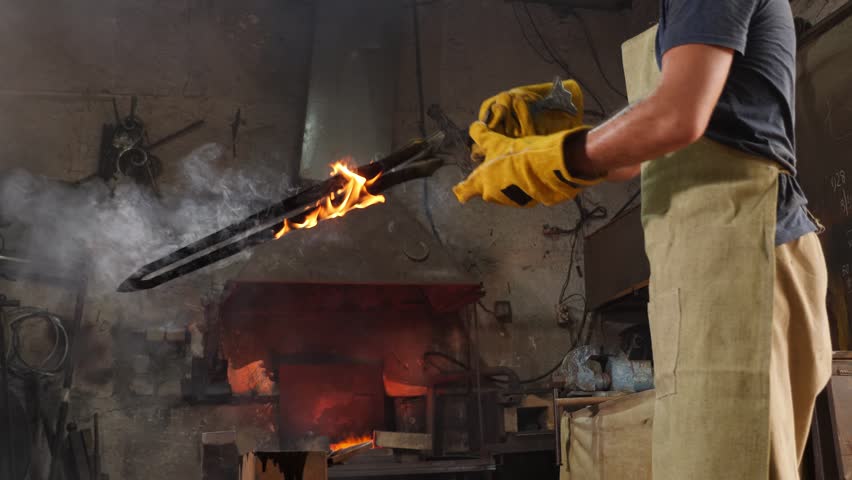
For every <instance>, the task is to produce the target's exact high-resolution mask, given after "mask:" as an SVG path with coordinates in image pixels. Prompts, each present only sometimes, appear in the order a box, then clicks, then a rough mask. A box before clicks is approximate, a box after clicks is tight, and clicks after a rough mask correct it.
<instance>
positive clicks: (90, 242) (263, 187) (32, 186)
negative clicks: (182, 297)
mask: <svg viewBox="0 0 852 480" xmlns="http://www.w3.org/2000/svg"><path fill="white" fill-rule="evenodd" d="M223 154H224V149H223V148H222V147H221V146H220V145H217V144H206V145H203V146H201V147H199V148H197V149H196V150H195V151H193V152H192V153H191V154H190V155H189V156H187V157H186V158H185V159H183V160H182V161H181V162H179V165H180V167H179V171H178V172H177V174H176V176H175V178H174V180H173V181H170V182H168V183H167V184H164V185H161V195H160V197H159V198H157V197H155V196H154V195H153V194H152V193H151V191H150V189H149V188H147V187H144V186H139V185H137V184H135V183H132V182H129V183H124V182H122V183H119V184H118V185H117V186H116V187H115V189H114V191H113V192H110V190H109V188H108V187H107V185H106V184H104V183H103V182H102V181H100V180H99V179H98V180H93V181H88V182H85V183H82V184H77V185H74V184H69V183H63V182H57V181H55V180H51V179H47V178H44V177H40V176H36V175H33V174H31V173H29V172H27V171H24V170H14V171H10V172H6V173H5V174H3V175H2V176H0V223H5V224H7V225H9V226H8V227H7V228H2V229H0V233H1V234H3V237H4V239H5V243H6V245H5V253H6V254H7V255H8V254H10V252H14V253H15V254H16V255H18V256H23V257H27V258H32V259H38V260H39V263H40V264H44V263H49V264H50V265H51V266H52V267H55V268H56V269H58V270H67V269H71V268H75V266H76V265H78V264H79V262H80V260H81V259H84V258H89V259H90V262H91V268H92V270H93V272H92V273H93V278H92V280H93V282H92V285H94V288H95V289H96V290H95V291H94V292H93V293H106V292H112V291H114V289H115V288H116V287H117V286H118V285H119V284H120V283H121V282H122V281H123V280H124V279H125V278H127V277H128V276H129V275H130V274H131V273H133V272H134V271H135V270H136V269H137V268H139V267H140V266H142V265H144V264H146V263H148V262H150V261H152V260H155V259H157V258H159V257H161V256H162V255H165V254H167V253H169V252H171V251H172V250H174V249H176V248H179V247H181V246H183V245H186V244H187V243H190V242H192V241H194V240H197V239H198V238H201V237H203V236H205V235H208V234H210V233H212V232H214V231H216V230H218V229H220V228H222V227H224V226H226V225H229V224H231V223H233V222H235V221H237V220H239V219H241V218H243V217H245V216H247V215H249V214H250V213H252V212H254V211H256V210H257V209H259V208H261V207H262V206H264V205H267V204H269V203H271V202H273V201H276V200H279V199H280V198H282V196H284V195H286V194H287V193H288V183H289V181H288V179H287V178H285V177H284V176H283V175H282V174H281V173H280V172H279V171H275V170H274V169H272V168H269V167H268V166H261V165H257V166H253V167H252V168H243V169H234V168H226V167H223V166H221V164H222V163H223V162H222V161H221V160H222V159H223ZM242 258H245V256H244V257H242ZM232 262H233V260H232ZM232 262H231V263H232ZM225 265H228V262H221V263H219V264H217V265H216V267H212V268H221V267H223V266H225ZM197 274H198V273H197ZM98 290H100V292H99V291H98Z"/></svg>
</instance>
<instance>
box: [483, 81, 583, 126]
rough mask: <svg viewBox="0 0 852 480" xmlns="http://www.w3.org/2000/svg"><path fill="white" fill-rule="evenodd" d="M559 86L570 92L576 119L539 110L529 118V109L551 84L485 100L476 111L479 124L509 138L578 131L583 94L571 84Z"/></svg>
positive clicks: (515, 90) (510, 92) (581, 118)
mask: <svg viewBox="0 0 852 480" xmlns="http://www.w3.org/2000/svg"><path fill="white" fill-rule="evenodd" d="M562 85H563V86H564V87H565V89H566V90H568V91H569V92H571V96H572V97H573V102H574V106H576V107H577V112H578V113H577V115H571V114H570V113H567V112H557V111H551V110H542V111H540V112H536V114H535V116H533V114H532V112H531V111H530V105H531V104H532V103H534V102H537V101H539V100H542V99H543V98H545V97H546V96H547V95H548V94H549V93H550V91H551V89H552V88H553V84H552V83H539V84H536V85H526V86H523V87H516V88H513V89H511V90H508V91H505V92H501V93H498V94H497V95H495V96H493V97H491V98H489V99H487V100H485V101H484V102H482V105H481V106H480V107H479V120H480V121H482V122H485V124H486V125H488V128H489V129H490V130H491V131H494V132H497V133H500V134H503V135H506V136H507V137H512V138H519V137H526V136H529V135H549V134H551V133H556V132H560V131H562V130H570V129H572V128H575V127H579V126H580V125H582V124H583V92H582V91H581V90H580V86H579V85H578V84H577V82H575V81H574V80H564V81H563V82H562Z"/></svg>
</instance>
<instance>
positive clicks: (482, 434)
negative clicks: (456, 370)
mask: <svg viewBox="0 0 852 480" xmlns="http://www.w3.org/2000/svg"><path fill="white" fill-rule="evenodd" d="M468 311H472V312H473V345H474V355H475V358H473V359H472V361H473V368H474V375H475V376H476V380H475V382H476V415H477V416H478V417H479V418H478V419H477V422H476V423H477V424H478V427H479V456H480V457H484V456H485V425H484V422H485V415H484V414H483V412H482V375H481V373H480V368H479V367H480V365H479V364H480V361H481V360H480V358H479V315H477V310H476V304H474V305H473V306H469V307H468Z"/></svg>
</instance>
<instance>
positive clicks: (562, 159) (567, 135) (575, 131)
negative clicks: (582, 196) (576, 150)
mask: <svg viewBox="0 0 852 480" xmlns="http://www.w3.org/2000/svg"><path fill="white" fill-rule="evenodd" d="M592 128H593V127H592V126H591V125H582V126H580V127H577V128H572V129H571V130H565V131H563V132H559V133H555V134H553V137H555V139H557V141H558V143H557V145H555V146H556V147H557V148H559V151H560V154H559V155H558V159H559V162H558V163H557V164H555V165H552V169H553V172H552V175H551V176H550V177H549V178H550V180H551V182H554V181H555V182H558V183H556V184H555V186H559V184H561V185H567V186H569V187H571V188H574V189H577V190H579V189H582V188H586V187H591V186H594V185H597V184H599V183H601V182H603V180H604V177H605V175H601V176H598V177H596V178H587V177H583V176H580V175H574V174H572V173H571V172H570V171H569V170H568V166H567V164H568V158H567V155H570V152H569V149H566V148H565V145H566V143H567V142H571V141H584V140H583V139H579V138H575V137H581V136H582V137H585V135H586V133H587V132H588V131H589V130H591V129H592ZM548 183H550V182H548Z"/></svg>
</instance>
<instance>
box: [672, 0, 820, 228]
mask: <svg viewBox="0 0 852 480" xmlns="http://www.w3.org/2000/svg"><path fill="white" fill-rule="evenodd" d="M690 43H700V44H708V45H716V46H721V47H725V48H730V49H732V50H734V52H735V53H734V61H733V64H732V65H731V73H730V75H729V76H728V80H727V83H726V84H725V88H724V90H723V91H722V95H721V97H720V98H719V103H718V104H717V105H716V109H715V110H714V111H713V115H712V117H711V119H710V124H709V125H708V127H707V132H706V133H705V136H706V137H707V138H709V139H711V140H715V141H717V142H719V143H722V144H725V145H728V146H731V147H734V148H736V149H739V150H741V151H743V152H746V153H749V154H752V155H758V156H761V157H764V158H769V159H772V160H775V161H777V162H778V163H780V164H781V165H782V166H783V167H784V168H785V169H786V170H788V171H789V172H790V173H791V174H792V175H781V176H780V178H779V188H778V222H777V227H776V233H775V244H776V245H781V244H784V243H787V242H789V241H791V240H795V239H796V238H799V237H800V236H802V235H804V234H806V233H809V232H813V231H815V230H816V229H817V227H816V225H815V224H814V222H813V221H811V218H810V216H809V214H808V213H807V210H806V209H805V206H806V205H807V203H808V202H807V199H806V198H805V195H804V193H803V192H802V188H801V186H799V182H798V180H796V177H795V175H796V154H795V146H796V141H795V116H796V109H795V99H796V96H795V95H796V93H795V91H796V30H795V27H794V25H793V13H792V11H791V10H790V4H789V0H660V27H659V31H658V32H657V63H658V64H661V59H662V56H663V55H664V54H665V53H666V52H667V51H668V50H669V49H672V48H674V47H677V46H680V45H685V44H690Z"/></svg>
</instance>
